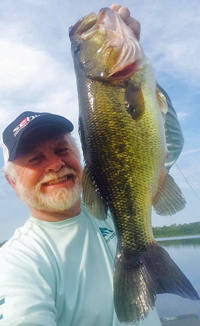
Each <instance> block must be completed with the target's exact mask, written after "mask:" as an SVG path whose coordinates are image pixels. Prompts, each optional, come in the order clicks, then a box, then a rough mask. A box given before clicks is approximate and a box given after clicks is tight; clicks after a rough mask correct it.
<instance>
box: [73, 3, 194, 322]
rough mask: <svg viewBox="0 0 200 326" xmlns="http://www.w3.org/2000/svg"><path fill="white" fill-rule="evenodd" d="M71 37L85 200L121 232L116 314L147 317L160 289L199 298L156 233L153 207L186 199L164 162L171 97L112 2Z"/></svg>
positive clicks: (171, 206) (168, 207) (163, 210)
mask: <svg viewBox="0 0 200 326" xmlns="http://www.w3.org/2000/svg"><path fill="white" fill-rule="evenodd" d="M70 40H71V44H72V54H73V59H74V67H75V72H76V77H77V88H78V96H79V112H80V114H79V131H80V138H81V143H82V149H83V154H84V160H85V168H84V173H83V198H84V200H85V203H86V205H87V206H88V209H89V210H90V212H91V214H92V215H94V216H95V217H97V218H102V219H105V218H106V214H107V209H110V211H111V214H112V217H113V221H114V224H115V229H116V233H117V239H118V246H117V253H116V259H115V267H114V277H113V283H114V305H115V311H116V314H117V317H118V319H119V320H120V321H121V322H125V323H134V322H137V321H139V320H141V319H144V318H145V317H146V316H147V315H148V311H149V309H150V308H152V309H153V308H154V306H155V298H156V294H158V293H174V294H178V295H180V296H182V297H186V298H190V299H192V300H199V296H198V293H197V292H196V291H195V289H194V288H193V286H192V285H191V283H190V282H189V280H188V279H187V278H186V277H185V275H184V274H183V273H182V272H181V270H180V269H179V268H178V266H177V265H176V264H175V263H174V262H173V261H172V259H171V258H170V256H169V255H168V253H167V252H166V251H165V250H164V249H163V248H162V247H160V246H159V245H158V243H157V242H156V241H155V240H154V238H153V233H152V227H151V206H152V205H154V207H156V209H157V211H158V212H159V214H163V215H167V214H174V213H175V212H176V211H179V210H181V209H183V208H184V207H185V199H184V196H183V195H182V193H181V191H180V189H179V187H178V186H177V185H176V184H175V182H174V180H173V179H172V178H171V177H170V176H169V175H168V174H167V171H166V169H165V167H164V162H165V159H166V157H167V148H166V140H165V130H164V119H163V115H164V113H165V114H166V111H167V103H166V100H165V97H164V95H163V94H162V93H160V91H159V90H158V89H157V88H156V82H155V78H154V74H153V70H152V68H151V64H150V62H149V60H148V59H147V58H146V57H145V56H144V54H143V52H142V50H141V47H140V45H139V43H138V41H137V40H136V39H135V37H134V35H133V33H132V31H131V30H130V29H129V28H128V27H127V26H126V24H125V23H124V22H123V21H122V19H121V18H120V16H119V15H118V14H117V13H114V12H112V11H111V10H110V9H108V8H106V9H102V10H100V12H99V14H98V15H96V14H94V13H92V14H91V15H88V16H86V17H85V18H83V19H81V20H80V21H79V22H78V23H77V24H76V25H75V26H74V27H72V28H71V30H70ZM169 275H170V277H169Z"/></svg>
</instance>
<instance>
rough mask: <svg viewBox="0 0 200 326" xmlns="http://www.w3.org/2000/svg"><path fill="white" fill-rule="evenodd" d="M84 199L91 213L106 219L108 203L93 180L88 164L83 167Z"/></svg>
mask: <svg viewBox="0 0 200 326" xmlns="http://www.w3.org/2000/svg"><path fill="white" fill-rule="evenodd" d="M82 184H83V201H84V203H85V205H86V206H87V208H88V210H89V212H90V214H91V215H92V216H94V217H96V218H97V219H99V220H106V218H107V211H108V205H107V203H106V202H105V201H104V199H103V198H102V197H101V195H100V193H99V192H98V190H97V189H96V187H95V185H94V184H93V182H92V178H91V177H90V175H89V172H88V169H87V168H86V166H85V167H84V169H83V182H82Z"/></svg>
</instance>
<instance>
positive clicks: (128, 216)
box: [80, 80, 161, 250]
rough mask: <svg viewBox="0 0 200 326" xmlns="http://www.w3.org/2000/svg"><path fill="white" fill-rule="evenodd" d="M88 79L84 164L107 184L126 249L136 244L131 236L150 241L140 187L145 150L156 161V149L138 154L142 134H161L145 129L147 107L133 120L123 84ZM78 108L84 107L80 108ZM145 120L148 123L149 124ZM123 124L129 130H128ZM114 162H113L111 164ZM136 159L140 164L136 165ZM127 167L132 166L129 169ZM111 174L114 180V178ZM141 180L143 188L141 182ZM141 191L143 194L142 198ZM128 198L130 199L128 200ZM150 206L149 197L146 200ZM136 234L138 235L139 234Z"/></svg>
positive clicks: (146, 164) (144, 183) (143, 178)
mask: <svg viewBox="0 0 200 326" xmlns="http://www.w3.org/2000/svg"><path fill="white" fill-rule="evenodd" d="M84 84H85V80H84ZM89 85H90V87H89V88H90V93H89V96H88V101H87V102H88V103H87V105H86V106H85V107H87V106H88V105H90V104H91V94H93V98H94V100H93V101H92V103H93V104H92V105H93V106H95V110H92V109H91V110H89V111H88V110H86V111H87V112H89V117H88V115H87V114H86V115H85V121H84V125H85V128H84V133H85V137H86V139H87V138H88V139H92V142H91V141H90V143H88V144H87V149H88V151H89V152H90V157H92V158H93V162H92V163H90V162H87V160H86V165H89V166H91V170H92V171H93V172H92V173H93V178H94V180H97V179H98V180H100V181H99V183H98V182H97V187H98V188H99V189H105V188H108V198H106V199H107V200H108V201H109V202H110V203H111V207H110V209H111V211H112V212H113V214H114V215H115V217H116V218H115V219H114V221H115V224H116V232H117V233H118V234H119V235H120V238H121V242H122V247H123V248H126V249H128V248H129V247H130V248H131V249H134V250H137V247H135V248H133V244H134V243H135V242H136V243H137V245H138V247H140V246H142V247H144V246H148V245H150V243H151V242H152V237H151V236H150V233H149V231H150V227H149V226H146V225H148V224H146V223H144V213H145V215H147V217H146V220H147V221H148V217H150V214H149V212H148V214H147V212H146V207H145V206H144V205H143V203H144V201H145V200H147V201H149V197H148V196H146V190H145V188H146V187H150V185H149V178H147V177H146V175H147V173H148V172H147V171H148V170H147V168H146V167H148V169H149V160H150V159H149V155H151V159H152V162H155V155H154V157H153V155H152V154H153V153H148V152H147V155H146V162H145V161H143V162H141V160H144V156H143V154H142V152H143V151H144V146H145V144H144V138H145V137H146V138H148V139H152V142H153V143H155V140H156V142H157V143H158V144H157V146H158V147H161V146H160V144H159V141H157V140H158V139H160V138H158V137H157V135H155V137H152V136H151V134H152V128H151V129H150V127H151V126H152V123H151V121H150V119H149V115H150V113H148V112H146V113H145V115H146V116H147V117H146V118H145V115H144V117H143V119H142V120H141V122H139V124H136V123H135V122H134V120H133V119H132V118H131V116H130V114H128V113H127V112H126V111H125V105H124V97H125V89H124V88H120V87H119V88H117V87H113V86H112V85H109V84H107V83H101V82H99V81H92V82H91V81H89ZM83 87H84V85H82V86H80V88H81V89H83ZM86 87H87V86H86ZM97 94H98V97H97ZM102 108H103V113H102ZM82 112H84V108H83V110H82ZM153 112H154V111H153ZM83 116H84V113H83ZM83 119H84V118H83ZM152 119H153V118H151V120H152ZM91 121H92V123H91ZM149 121H150V123H151V124H150V126H149V127H148V124H149ZM145 123H146V124H147V128H145V130H147V132H146V135H144V133H143V134H141V131H142V130H144V128H143V126H142V125H143V124H145ZM155 126H156V125H155ZM127 130H130V132H128V133H127ZM155 131H156V128H153V132H154V133H155ZM87 133H88V136H87ZM108 137H109V142H108V143H107V148H106V149H105V150H103V149H104V144H105V139H107V138H108ZM91 144H92V146H91ZM138 144H139V146H138ZM154 153H156V155H157V156H158V155H160V154H159V153H157V151H154ZM157 160H158V159H157ZM98 162H101V165H100V166H101V170H100V171H99V170H97V169H96V167H97V165H98ZM113 162H115V163H116V164H113ZM93 165H94V166H93ZM137 165H138V167H139V169H135V166H137ZM130 167H132V168H131V169H130ZM135 170H136V171H135ZM104 171H105V172H107V173H105V172H104ZM102 172H103V173H102ZM136 179H137V180H138V181H137V184H138V187H136V186H135V185H136V182H135V180H136ZM116 180H119V181H118V182H116ZM141 185H142V188H144V190H143V189H142V188H141ZM145 197H147V198H146V199H145ZM113 198H114V200H113ZM131 198H132V200H130V199H131ZM133 202H134V203H136V205H135V207H133V205H132V203H133ZM141 203H142V204H141ZM150 209H151V203H150V201H149V210H150ZM135 212H137V213H135ZM135 215H137V219H134V216H135ZM140 216H141V218H140ZM149 222H150V221H148V223H149ZM143 224H144V225H143ZM129 226H130V227H129ZM141 226H142V230H144V235H143V236H142V235H141V232H138V231H137V230H141ZM145 230H146V232H145ZM138 235H140V237H139V238H138ZM143 239H144V240H145V241H144V240H143ZM147 239H149V240H147ZM146 243H147V244H146Z"/></svg>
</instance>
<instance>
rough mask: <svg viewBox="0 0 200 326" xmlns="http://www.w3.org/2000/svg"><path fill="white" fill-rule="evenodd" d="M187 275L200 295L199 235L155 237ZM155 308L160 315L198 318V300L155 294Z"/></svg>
mask: <svg viewBox="0 0 200 326" xmlns="http://www.w3.org/2000/svg"><path fill="white" fill-rule="evenodd" d="M156 240H157V241H158V242H159V244H160V245H161V246H162V247H163V248H165V250H167V251H168V253H169V254H170V256H171V258H172V259H173V260H174V261H175V263H176V264H177V265H178V266H179V268H180V269H181V270H182V272H183V273H184V274H185V275H186V276H187V278H188V279H189V280H190V282H191V283H192V285H193V286H194V288H195V290H196V291H197V292H198V294H199V295H200V236H183V237H173V238H159V239H156ZM156 309H157V311H158V314H159V316H160V317H170V316H177V315H188V314H195V315H198V316H199V318H200V301H192V300H189V299H184V298H181V297H179V296H177V295H172V294H160V295H158V296H157V300H156ZM191 326H192V325H191Z"/></svg>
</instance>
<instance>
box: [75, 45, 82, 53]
mask: <svg viewBox="0 0 200 326" xmlns="http://www.w3.org/2000/svg"><path fill="white" fill-rule="evenodd" d="M80 49H81V45H80V44H78V45H77V47H76V48H75V50H74V54H77V53H78V52H80Z"/></svg>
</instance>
